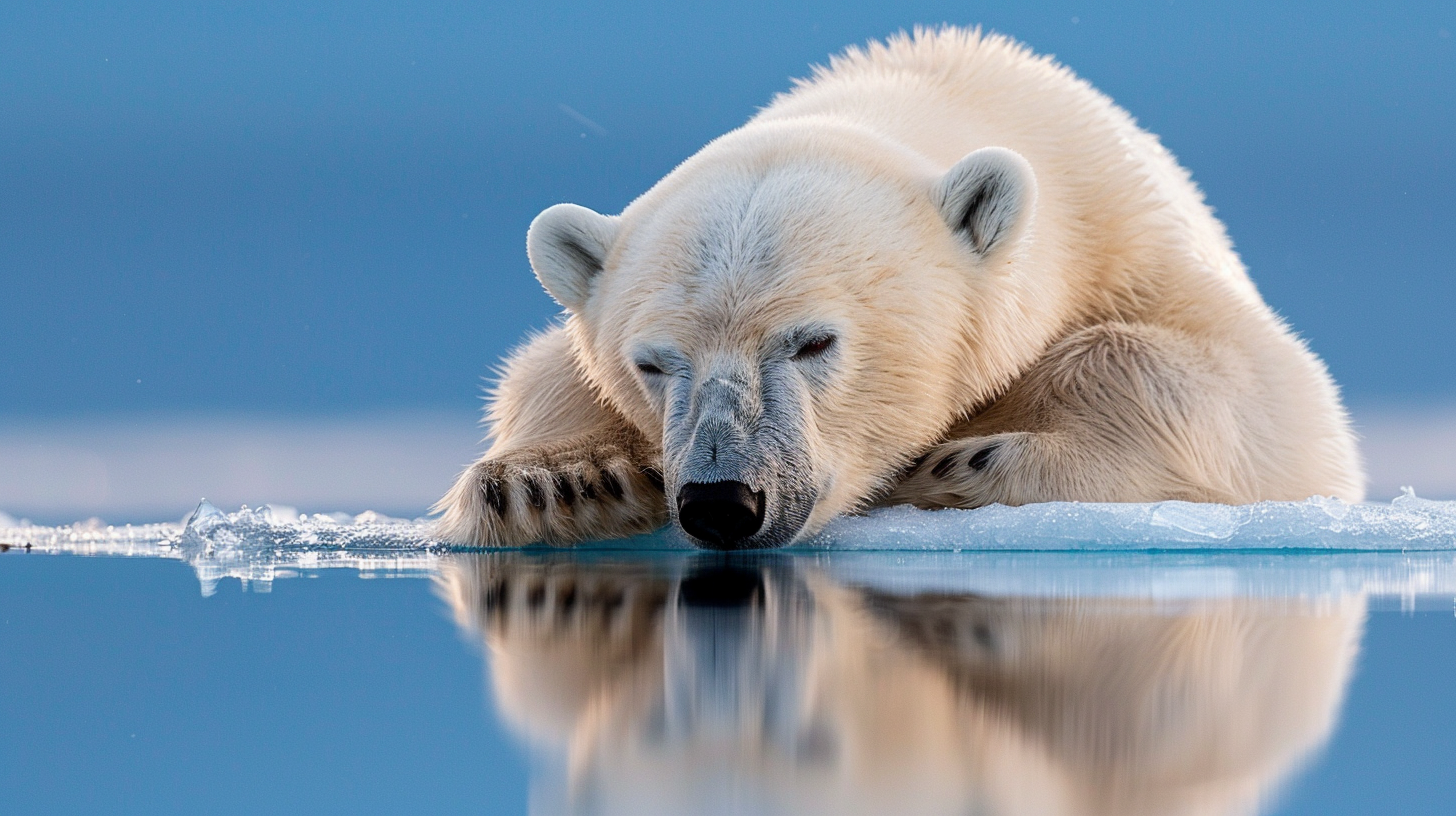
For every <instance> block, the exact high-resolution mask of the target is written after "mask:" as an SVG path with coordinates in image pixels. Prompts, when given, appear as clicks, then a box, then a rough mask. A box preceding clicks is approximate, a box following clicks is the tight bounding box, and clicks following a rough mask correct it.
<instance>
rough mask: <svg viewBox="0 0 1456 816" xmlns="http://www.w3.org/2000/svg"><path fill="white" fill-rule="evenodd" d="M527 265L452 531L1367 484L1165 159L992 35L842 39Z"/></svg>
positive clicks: (1339, 411)
mask: <svg viewBox="0 0 1456 816" xmlns="http://www.w3.org/2000/svg"><path fill="white" fill-rule="evenodd" d="M527 251H528V255H529V256H530V260H531V265H532V268H533V270H534V271H535V273H536V276H537V277H538V278H539V280H540V282H541V284H542V285H543V286H544V287H545V288H546V290H547V292H548V293H550V294H551V296H552V297H553V298H555V299H556V300H557V301H558V302H559V303H560V304H561V305H562V306H563V307H564V308H565V311H566V318H565V320H564V321H563V322H562V323H561V324H560V325H558V326H556V327H555V328H552V329H550V330H548V331H546V332H545V333H543V334H540V335H538V336H536V337H534V338H533V339H531V340H530V341H529V342H528V343H527V344H526V345H525V346H524V347H523V348H521V349H520V350H518V351H517V352H516V353H515V354H514V356H512V357H511V358H510V360H509V361H508V362H507V363H506V366H505V371H504V377H503V379H502V380H501V382H500V383H499V386H498V387H497V389H496V391H495V393H494V395H493V399H492V402H491V405H490V408H489V411H488V420H489V423H490V433H491V438H492V440H491V445H490V447H489V450H488V451H487V452H486V454H485V455H484V457H483V458H482V459H480V461H478V462H476V463H475V464H474V465H472V466H471V467H469V468H468V469H467V470H466V471H465V472H464V473H463V474H461V476H460V477H459V479H458V480H457V482H456V483H455V485H454V487H453V488H452V489H451V490H450V492H449V493H448V495H446V496H445V497H444V498H443V499H441V501H440V502H439V504H438V505H437V506H436V512H441V513H443V516H442V518H441V520H440V523H439V534H440V535H442V536H443V537H444V538H446V539H449V540H452V541H457V542H463V543H471V544H483V545H502V544H522V543H529V542H536V541H547V542H553V543H565V542H571V541H578V540H582V539H591V538H605V537H617V536H623V535H627V534H632V533H636V532H640V531H646V530H650V529H654V528H656V527H658V526H660V525H661V524H663V523H664V522H665V521H667V520H669V519H670V520H672V521H675V522H677V523H678V525H679V526H680V527H681V528H682V529H683V530H684V531H685V532H686V533H688V534H689V535H690V536H692V537H693V538H694V539H696V541H697V542H699V543H701V544H703V545H706V546H709V547H715V548H725V549H729V548H757V547H770V546H776V545H781V544H784V543H787V542H790V541H793V540H795V539H797V538H800V537H803V536H805V535H807V534H810V533H812V532H813V531H815V530H817V529H818V528H819V527H821V526H822V525H823V524H824V523H825V522H826V521H827V520H829V519H830V518H832V517H834V516H836V515H839V514H843V513H847V512H854V511H857V510H861V509H864V508H867V507H871V506H874V505H878V504H885V503H913V504H915V505H918V506H921V507H926V508H939V507H975V506H980V505H984V504H988V503H992V502H1000V503H1003V504H1013V505H1014V504H1023V503H1028V502H1038V501H1049V500H1078V501H1152V500H1162V499H1184V500H1190V501H1208V502H1225V503H1243V502H1252V501H1258V500H1265V499H1290V500H1294V499H1303V498H1306V497H1308V496H1311V495H1315V494H1323V495H1332V496H1336V497H1339V498H1341V499H1345V500H1347V501H1359V500H1361V499H1362V498H1363V493H1364V476H1363V474H1362V472H1361V467H1360V462H1359V456H1358V453H1357V450H1356V446H1355V442H1354V438H1353V435H1352V433H1351V430H1350V427H1349V421H1348V417H1347V415H1346V413H1345V411H1344V409H1343V407H1342V406H1341V404H1340V400H1339V395H1338V392H1337V390H1336V388H1335V385H1334V383H1333V382H1332V381H1331V379H1330V377H1329V375H1328V373H1327V372H1326V370H1325V367H1324V365H1323V364H1322V363H1321V362H1320V360H1319V359H1318V358H1316V357H1315V356H1314V354H1313V353H1311V352H1310V351H1309V350H1308V349H1307V348H1306V346H1305V345H1304V344H1303V342H1301V341H1300V339H1298V338H1297V337H1296V336H1295V335H1294V334H1293V333H1292V332H1291V331H1290V329H1289V328H1288V327H1287V326H1286V325H1285V324H1284V323H1283V322H1282V321H1281V320H1280V319H1279V317H1278V316H1277V315H1275V314H1274V312H1273V311H1272V310H1271V309H1270V308H1269V307H1268V306H1267V305H1265V303H1264V302H1263V301H1262V299H1261V298H1260V297H1259V294H1258V292H1257V291H1256V289H1255V288H1254V285H1253V283H1252V282H1251V281H1250V279H1249V277H1248V275H1247V273H1246V272H1245V270H1244V267H1243V266H1242V264H1241V263H1240V261H1239V258H1238V256H1237V255H1236V254H1235V252H1234V250H1233V248H1232V246H1231V244H1230V242H1229V239H1228V237H1227V236H1226V234H1225V232H1224V229H1223V226H1222V225H1221V224H1220V223H1219V221H1218V220H1217V219H1215V218H1214V216H1213V213H1212V212H1211V211H1210V209H1209V208H1208V206H1207V205H1205V204H1204V202H1203V199H1202V196H1201V194H1200V192H1199V191H1198V189H1197V188H1196V187H1195V186H1194V184H1193V183H1192V181H1191V180H1190V178H1189V176H1188V173H1187V172H1186V171H1185V170H1183V168H1181V167H1180V166H1179V165H1178V164H1177V162H1176V161H1175V160H1174V158H1173V157H1172V155H1170V154H1169V153H1168V151H1167V150H1165V149H1164V148H1163V147H1162V145H1161V144H1159V142H1158V140H1157V139H1156V137H1154V136H1152V135H1151V134H1149V133H1147V132H1145V131H1143V130H1140V129H1139V128H1138V127H1137V126H1136V124H1135V123H1134V121H1133V119H1132V118H1131V117H1130V116H1129V115H1128V114H1127V113H1126V112H1124V111H1123V110H1121V109H1120V108H1118V107H1117V106H1115V105H1114V104H1113V103H1112V101H1111V100H1109V99H1108V98H1107V97H1105V96H1103V95H1101V94H1100V93H1098V92H1097V91H1096V90H1094V89H1093V88H1092V87H1091V86H1090V85H1088V84H1087V83H1086V82H1084V81H1082V80H1080V79H1078V78H1077V77H1076V76H1075V75H1073V74H1072V73H1071V71H1069V70H1067V69H1066V68H1064V67H1062V66H1060V65H1058V64H1057V63H1055V62H1054V61H1052V60H1051V59H1050V58H1047V57H1040V56H1036V55H1035V54H1033V53H1032V52H1031V51H1029V50H1028V49H1027V48H1026V47H1024V46H1022V45H1020V44H1018V43H1016V42H1014V41H1012V40H1010V39H1008V38H1005V37H1002V36H996V35H983V34H981V33H980V32H979V30H969V31H968V30H961V29H955V28H946V29H940V30H935V31H929V30H919V31H916V32H915V33H914V34H913V35H904V34H902V35H900V36H897V37H892V38H891V39H889V40H888V41H887V42H885V43H875V44H872V45H870V46H868V47H867V48H863V49H860V48H851V49H849V50H848V51H847V52H845V53H844V54H842V55H841V56H838V57H836V58H834V59H832V60H831V61H830V64H829V67H828V68H821V69H819V70H817V71H816V72H815V73H814V75H813V76H812V77H811V78H810V79H807V80H803V81H800V82H799V83H798V84H797V85H796V87H795V88H794V90H792V91H791V92H789V93H787V94H784V95H781V96H779V97H778V98H776V99H775V100H774V101H773V102H772V104H770V105H769V106H768V107H767V108H765V109H763V110H762V111H760V112H759V113H758V114H757V115H756V116H754V117H753V118H752V119H751V120H750V121H749V122H748V123H747V124H745V125H744V126H743V127H741V128H739V129H738V130H735V131H732V132H731V133H728V134H727V135H725V136H722V137H720V138H718V139H716V140H714V141H713V142H712V143H710V144H709V145H707V146H706V147H705V148H703V149H702V150H701V151H700V152H698V153H697V154H696V155H694V156H692V157H691V158H689V159H688V160H687V161H685V162H683V163H682V165H680V166H679V167H677V168H676V169H675V170H673V171H672V172H671V173H670V174H668V175H667V176H666V177H665V178H663V179H662V180H661V181H659V182H658V183H657V184H656V185H654V186H653V187H652V189H650V190H649V191H647V192H646V193H645V194H643V195H642V196H641V197H640V198H638V199H637V200H636V201H634V202H633V203H632V204H631V205H630V206H629V207H627V209H626V210H625V211H623V213H622V214H621V215H619V216H608V215H601V214H598V213H595V212H593V211H591V210H588V209H586V208H583V207H579V206H575V205H570V204H560V205H556V206H554V207H551V208H549V209H547V210H546V211H545V212H543V213H541V214H540V215H539V216H538V217H537V218H536V220H535V221H534V222H532V224H531V227H530V230H529V232H528V234H527Z"/></svg>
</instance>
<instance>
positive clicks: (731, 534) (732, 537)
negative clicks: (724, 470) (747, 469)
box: [677, 481, 764, 550]
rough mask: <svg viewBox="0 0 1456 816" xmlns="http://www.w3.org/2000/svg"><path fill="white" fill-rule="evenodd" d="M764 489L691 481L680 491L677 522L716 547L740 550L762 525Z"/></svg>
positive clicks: (685, 529) (741, 483) (705, 542)
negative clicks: (744, 542)
mask: <svg viewBox="0 0 1456 816" xmlns="http://www.w3.org/2000/svg"><path fill="white" fill-rule="evenodd" d="M763 509H764V496H763V491H761V490H754V489H753V488H751V487H749V486H748V485H746V484H744V483H743V482H734V481H726V482H707V483H702V482H688V483H687V484H685V485H683V486H682V489H681V490H679V491H678V493H677V517H678V523H679V524H681V525H682V528H683V530H684V531H685V532H687V534H688V535H690V536H692V537H693V538H696V539H697V540H699V541H701V542H703V543H704V544H707V545H708V546H710V547H713V548H714V549H719V550H733V549H738V548H739V546H740V545H741V544H742V542H743V541H744V540H746V539H747V538H749V537H750V536H752V535H753V534H754V533H756V532H758V530H759V528H760V527H762V526H763Z"/></svg>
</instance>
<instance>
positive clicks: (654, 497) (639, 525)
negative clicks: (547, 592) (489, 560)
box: [435, 451, 667, 547]
mask: <svg viewBox="0 0 1456 816" xmlns="http://www.w3.org/2000/svg"><path fill="white" fill-rule="evenodd" d="M435 510H436V511H437V512H440V511H442V512H443V513H444V515H443V517H442V518H441V519H440V522H439V525H438V527H437V533H438V535H439V536H440V537H441V538H444V539H446V540H448V541H453V542H456V543H459V544H474V545H478V546H487V547H489V546H517V545H524V544H534V543H537V542H546V543H550V544H565V543H570V542H575V541H583V540H587V539H600V538H621V537H624V536H629V535H635V534H637V533H643V532H648V531H651V530H654V529H656V528H657V527H660V526H661V525H662V524H663V523H664V522H666V520H667V502H666V500H665V499H664V498H663V487H662V472H661V470H659V469H658V467H657V466H656V465H655V464H652V463H642V462H638V461H635V460H634V458H632V457H629V456H627V455H626V454H625V453H618V452H616V451H594V452H592V453H590V454H583V453H575V452H569V453H559V454H542V453H534V454H511V455H507V456H503V457H500V458H485V459H481V460H480V461H479V462H476V463H475V464H474V465H471V466H470V468H469V469H468V470H466V471H465V472H464V473H462V474H461V475H460V478H459V479H458V480H456V482H455V486H454V487H453V488H451V490H450V492H449V494H447V495H446V496H445V498H443V499H441V500H440V503H439V504H438V505H436V506H435Z"/></svg>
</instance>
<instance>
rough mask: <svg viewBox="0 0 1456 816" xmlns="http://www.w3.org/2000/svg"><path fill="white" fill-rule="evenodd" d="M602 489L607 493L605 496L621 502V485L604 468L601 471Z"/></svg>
mask: <svg viewBox="0 0 1456 816" xmlns="http://www.w3.org/2000/svg"><path fill="white" fill-rule="evenodd" d="M602 489H603V490H605V491H607V494H608V495H610V496H611V497H612V498H614V499H617V500H618V501H620V500H621V498H622V483H621V482H619V481H617V477H616V476H615V475H613V473H612V472H611V471H610V470H606V469H605V468H603V469H602Z"/></svg>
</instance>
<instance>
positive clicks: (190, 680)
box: [0, 551, 1456, 814]
mask: <svg viewBox="0 0 1456 816" xmlns="http://www.w3.org/2000/svg"><path fill="white" fill-rule="evenodd" d="M1037 558H1038V557H1037V556H1030V555H1028V556H1025V557H1022V558H1020V559H1019V560H1015V561H1014V563H1012V562H1005V561H1002V562H997V563H994V564H993V563H991V562H989V561H986V560H985V559H979V560H978V559H977V558H976V557H974V556H972V555H967V556H966V557H965V560H964V561H963V562H961V563H959V564H958V563H957V562H956V561H955V560H954V559H945V558H942V559H941V560H940V561H938V562H937V563H938V564H939V565H940V566H939V569H940V570H941V573H942V574H941V575H939V576H938V578H937V580H932V581H922V582H921V586H920V588H917V587H916V586H914V585H907V584H905V583H904V582H897V581H895V580H884V579H885V578H887V577H891V578H892V577H893V576H895V575H897V574H906V573H904V571H903V565H899V564H897V562H898V561H899V560H902V559H899V558H897V556H895V555H894V554H888V553H887V554H881V555H878V556H870V555H861V556H859V557H858V558H857V559H856V560H855V561H854V562H853V565H852V566H853V569H848V570H846V569H844V568H842V567H840V566H836V563H835V562H834V561H833V560H829V559H826V558H823V557H806V556H787V555H782V554H780V555H779V556H777V557H767V558H758V559H752V560H742V561H725V560H723V559H722V558H719V557H712V558H710V557H704V556H701V555H695V554H684V553H659V554H656V555H652V556H632V555H629V554H623V553H617V554H612V555H595V556H591V555H584V556H577V557H572V556H567V555H560V554H557V555H550V556H543V555H530V554H495V555H481V556H454V557H450V558H447V559H445V560H444V561H443V562H442V564H441V565H440V566H439V568H438V570H437V571H436V574H435V576H434V577H433V579H432V580H421V579H418V578H413V579H410V578H402V579H397V580H386V579H376V580H360V579H359V577H358V573H356V572H354V571H352V570H322V571H319V572H317V573H315V574H309V573H307V572H305V573H303V575H301V576H300V577H297V578H290V579H287V580H279V581H276V582H274V583H273V584H272V591H271V592H270V593H267V594H258V593H248V592H241V591H239V589H238V583H237V582H235V581H231V580H224V581H223V582H222V583H221V584H220V585H219V586H218V591H217V592H216V594H214V595H213V596H211V597H202V596H201V594H200V593H199V592H198V583H197V579H196V577H195V576H194V575H193V573H192V571H191V570H189V569H188V568H187V567H186V566H185V565H184V564H181V563H178V562H169V561H160V560H154V559H118V558H82V557H68V556H52V555H40V554H25V553H23V552H15V551H12V552H10V553H7V554H5V555H4V556H0V622H3V623H0V667H3V678H4V684H3V692H0V791H3V794H0V795H3V800H4V803H5V804H4V811H5V812H7V813H174V812H175V813H197V812H207V813H259V812H265V813H267V812H280V813H299V812H315V813H327V812H349V813H398V812H421V813H455V812H472V813H481V812H484V813H524V812H539V813H554V812H588V813H594V812H603V813H607V812H618V813H654V812H656V813H697V812H707V813H735V812H748V813H961V814H964V813H1002V814H1024V813H1079V814H1080V813H1087V814H1096V813H1109V814H1110V813H1117V814H1141V813H1149V814H1152V813H1157V814H1172V813H1200V814H1203V813H1208V814H1213V813H1218V814H1223V813H1254V812H1259V813H1281V814H1286V813H1287V814H1305V813H1308V814H1315V813H1318V814H1337V813H1352V814H1355V813H1359V814H1366V813H1401V814H1421V813H1431V814H1435V813H1441V814H1446V813H1451V812H1453V810H1456V783H1453V782H1452V780H1451V775H1450V773H1449V770H1448V769H1449V767H1450V765H1451V763H1452V761H1453V759H1456V703H1453V699H1452V698H1453V695H1452V691H1453V690H1456V620H1453V614H1452V606H1451V598H1452V596H1451V594H1450V592H1449V588H1448V587H1446V586H1444V583H1445V582H1447V579H1446V578H1444V577H1443V576H1445V575H1446V574H1447V573H1446V572H1443V570H1448V568H1449V567H1450V564H1447V563H1446V562H1449V561H1451V560H1452V558H1451V557H1449V556H1430V557H1428V560H1427V561H1420V559H1419V558H1417V557H1415V556H1405V555H1401V554H1399V553H1393V554H1387V555H1383V556H1361V557H1359V559H1355V560H1351V559H1350V558H1345V557H1338V556H1324V557H1321V556H1312V555H1306V556H1298V555H1291V556H1284V557H1281V558H1278V559H1270V558H1267V557H1265V558H1252V557H1251V558H1245V559H1244V560H1242V561H1240V560H1239V558H1238V557H1233V556H1229V557H1225V558H1224V559H1223V560H1222V561H1218V560H1216V559H1213V558H1209V559H1207V561H1208V563H1207V564H1204V565H1201V566H1200V564H1199V563H1198V559H1197V557H1195V556H1189V555H1186V554H1185V555H1182V556H1176V557H1174V556H1170V557H1169V558H1176V559H1177V561H1176V563H1175V562H1174V561H1168V562H1167V563H1164V564H1160V563H1159V558H1160V557H1159V556H1151V555H1139V556H1136V557H1135V558H1133V557H1131V556H1129V559H1131V560H1126V561H1124V562H1122V563H1117V562H1116V560H1115V559H1113V560H1111V561H1109V560H1108V559H1102V560H1100V561H1096V560H1093V559H1090V558H1088V559H1086V560H1085V561H1084V564H1083V565H1082V566H1079V567H1077V568H1076V569H1075V570H1069V569H1068V567H1067V563H1068V562H1067V558H1068V556H1065V555H1063V556H1060V561H1058V558H1057V557H1053V556H1046V557H1045V558H1046V559H1047V561H1046V564H1045V565H1043V566H1042V567H1041V568H1040V569H1041V574H1045V575H1047V576H1048V577H1047V580H1046V581H1043V582H1040V583H1038V582H1036V581H1029V582H1025V583H1026V585H1027V586H1028V587H1029V589H1028V590H1027V591H1026V592H1023V593H1020V594H1017V595H1009V596H1000V595H996V594H988V593H986V592H984V591H983V592H979V593H972V592H968V591H956V590H954V589H948V588H947V587H953V586H955V585H956V584H957V583H961V584H966V585H974V584H976V583H977V581H980V583H981V584H984V585H989V584H995V583H997V581H998V580H1000V579H998V578H997V577H996V575H995V573H997V571H998V570H999V571H1002V572H1005V571H1013V572H1020V573H1022V574H1025V573H1027V572H1030V573H1032V574H1038V572H1037V571H1038V565H1037ZM1429 558H1435V559H1436V561H1438V562H1439V563H1434V562H1431V561H1430V560H1429ZM867 559H869V560H867ZM874 559H880V560H881V561H882V563H881V565H880V568H879V569H878V570H877V569H876V568H875V564H873V563H870V562H871V561H873V560H874ZM1372 559H1374V560H1372ZM1433 563H1434V568H1433ZM1170 565H1171V566H1172V567H1174V568H1172V569H1170V568H1169V567H1170ZM897 570H898V571H899V572H897ZM1139 576H1142V578H1139ZM1170 576H1176V577H1170ZM1433 576H1434V577H1433ZM962 579H964V580H962ZM981 579H984V580H981ZM1001 583H1002V584H1005V583H1006V582H1005V581H1001ZM1230 587H1232V588H1233V589H1230ZM1281 587H1282V588H1283V589H1281ZM1340 587H1346V589H1340ZM1360 587H1364V589H1360ZM1200 588H1201V589H1200ZM1443 593H1444V594H1443ZM1402 607H1404V608H1405V611H1402Z"/></svg>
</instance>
